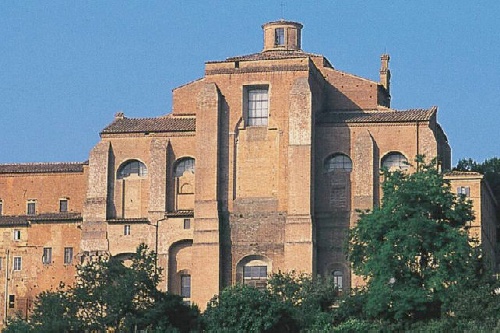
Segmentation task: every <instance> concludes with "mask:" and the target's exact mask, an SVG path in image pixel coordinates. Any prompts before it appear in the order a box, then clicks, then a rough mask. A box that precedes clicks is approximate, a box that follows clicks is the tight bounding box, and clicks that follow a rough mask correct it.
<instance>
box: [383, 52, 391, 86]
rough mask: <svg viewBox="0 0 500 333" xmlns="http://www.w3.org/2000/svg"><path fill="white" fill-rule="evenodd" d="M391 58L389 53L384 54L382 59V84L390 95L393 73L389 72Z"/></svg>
mask: <svg viewBox="0 0 500 333" xmlns="http://www.w3.org/2000/svg"><path fill="white" fill-rule="evenodd" d="M390 59H391V57H389V55H388V54H387V53H385V54H382V56H381V57H380V62H381V66H380V84H381V85H382V86H383V87H384V88H385V90H386V91H387V93H388V94H390V93H391V91H390V85H391V71H390V70H389V60H390Z"/></svg>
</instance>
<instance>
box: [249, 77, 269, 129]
mask: <svg viewBox="0 0 500 333" xmlns="http://www.w3.org/2000/svg"><path fill="white" fill-rule="evenodd" d="M268 118H269V87H268V86H250V87H246V125H247V126H267V123H268Z"/></svg>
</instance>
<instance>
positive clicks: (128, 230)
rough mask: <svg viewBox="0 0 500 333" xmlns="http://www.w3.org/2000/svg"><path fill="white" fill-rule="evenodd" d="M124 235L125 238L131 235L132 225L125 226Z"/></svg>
mask: <svg viewBox="0 0 500 333" xmlns="http://www.w3.org/2000/svg"><path fill="white" fill-rule="evenodd" d="M123 234H124V235H125V236H129V235H130V224H125V225H124V226H123Z"/></svg>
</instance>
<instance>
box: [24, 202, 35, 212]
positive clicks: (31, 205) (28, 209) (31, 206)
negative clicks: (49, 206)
mask: <svg viewBox="0 0 500 333" xmlns="http://www.w3.org/2000/svg"><path fill="white" fill-rule="evenodd" d="M26 214H28V215H35V214H36V200H28V202H27V203H26Z"/></svg>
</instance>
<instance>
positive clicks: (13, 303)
mask: <svg viewBox="0 0 500 333" xmlns="http://www.w3.org/2000/svg"><path fill="white" fill-rule="evenodd" d="M15 306H16V296H15V295H9V309H14V307H15Z"/></svg>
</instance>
